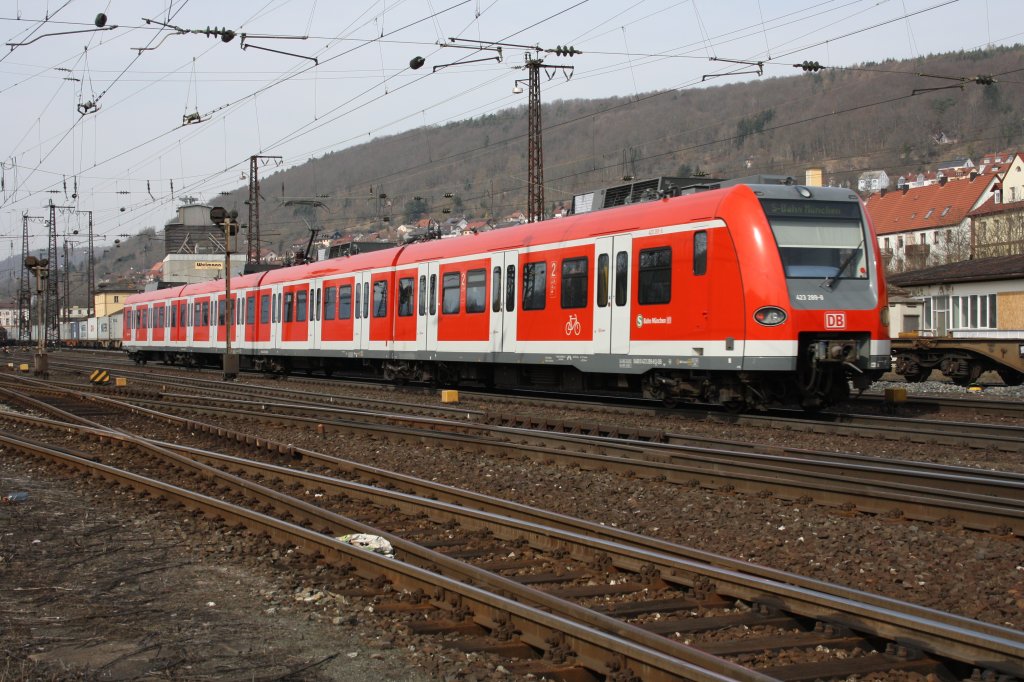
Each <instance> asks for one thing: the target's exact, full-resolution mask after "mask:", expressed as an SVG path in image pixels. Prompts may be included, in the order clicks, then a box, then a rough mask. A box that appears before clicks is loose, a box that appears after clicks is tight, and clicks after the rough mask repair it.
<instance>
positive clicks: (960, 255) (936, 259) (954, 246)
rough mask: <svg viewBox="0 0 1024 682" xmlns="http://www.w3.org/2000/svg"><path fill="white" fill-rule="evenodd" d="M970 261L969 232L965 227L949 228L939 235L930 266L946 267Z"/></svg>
mask: <svg viewBox="0 0 1024 682" xmlns="http://www.w3.org/2000/svg"><path fill="white" fill-rule="evenodd" d="M970 259H971V230H970V228H969V227H968V226H967V225H963V224H961V225H957V226H956V227H949V228H946V229H945V230H943V232H941V233H940V235H939V239H938V242H937V243H936V244H935V248H934V249H932V260H933V262H932V265H946V264H948V263H958V262H960V261H965V260H970Z"/></svg>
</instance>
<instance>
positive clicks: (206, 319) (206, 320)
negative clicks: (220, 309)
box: [203, 301, 210, 327]
mask: <svg viewBox="0 0 1024 682" xmlns="http://www.w3.org/2000/svg"><path fill="white" fill-rule="evenodd" d="M203 326H204V327H209V326H210V302H209V301H206V302H204V303H203Z"/></svg>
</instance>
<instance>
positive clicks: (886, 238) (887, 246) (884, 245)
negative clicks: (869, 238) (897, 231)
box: [882, 237, 892, 251]
mask: <svg viewBox="0 0 1024 682" xmlns="http://www.w3.org/2000/svg"><path fill="white" fill-rule="evenodd" d="M882 242H883V246H882V248H884V249H885V250H886V251H888V250H889V249H890V248H892V247H891V246H890V245H889V238H888V237H885V238H883V239H882Z"/></svg>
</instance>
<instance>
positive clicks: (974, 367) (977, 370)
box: [953, 362, 981, 386]
mask: <svg viewBox="0 0 1024 682" xmlns="http://www.w3.org/2000/svg"><path fill="white" fill-rule="evenodd" d="M980 376H981V365H979V364H978V363H976V362H969V363H968V364H967V374H961V375H958V376H954V377H953V383H954V384H956V385H957V386H970V385H971V384H973V383H974V382H975V381H977V380H978V377H980Z"/></svg>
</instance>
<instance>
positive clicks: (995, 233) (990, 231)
mask: <svg viewBox="0 0 1024 682" xmlns="http://www.w3.org/2000/svg"><path fill="white" fill-rule="evenodd" d="M996 164H999V165H998V166H996ZM993 165H994V166H996V167H999V166H1001V168H1002V170H1001V173H1000V176H999V181H998V182H997V183H996V185H995V186H994V188H993V192H992V196H991V197H989V198H988V199H987V200H986V201H985V203H983V204H981V206H978V207H977V208H975V209H974V210H972V211H971V212H970V213H968V217H969V218H970V220H971V226H972V230H971V236H972V242H971V245H972V250H971V252H972V253H973V255H974V257H975V258H988V257H993V256H1012V255H1017V254H1024V156H1022V155H1021V154H1019V153H1016V152H1015V153H1013V154H1012V155H1011V156H1009V157H1005V156H1003V157H1002V158H1001V159H1000V161H999V162H994V163H993Z"/></svg>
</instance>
